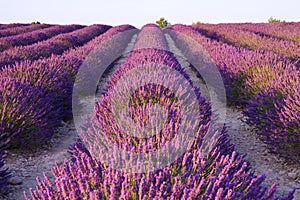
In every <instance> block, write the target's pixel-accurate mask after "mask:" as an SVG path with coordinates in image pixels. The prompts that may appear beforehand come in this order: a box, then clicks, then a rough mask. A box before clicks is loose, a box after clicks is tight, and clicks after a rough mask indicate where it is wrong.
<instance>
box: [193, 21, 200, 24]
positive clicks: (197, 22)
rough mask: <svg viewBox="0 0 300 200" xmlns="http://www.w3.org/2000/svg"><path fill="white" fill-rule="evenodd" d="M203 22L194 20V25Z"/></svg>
mask: <svg viewBox="0 0 300 200" xmlns="http://www.w3.org/2000/svg"><path fill="white" fill-rule="evenodd" d="M196 24H201V22H200V21H196V22H193V23H192V25H196Z"/></svg>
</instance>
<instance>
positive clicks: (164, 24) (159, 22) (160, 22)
mask: <svg viewBox="0 0 300 200" xmlns="http://www.w3.org/2000/svg"><path fill="white" fill-rule="evenodd" d="M156 24H157V25H158V26H159V27H160V28H165V27H167V26H170V25H171V23H170V22H168V21H167V20H166V19H165V18H163V17H161V18H160V19H159V20H157V21H156Z"/></svg>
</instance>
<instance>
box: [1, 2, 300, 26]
mask: <svg viewBox="0 0 300 200" xmlns="http://www.w3.org/2000/svg"><path fill="white" fill-rule="evenodd" d="M271 16H272V17H274V18H277V19H281V20H285V21H298V22H299V21H300V1H299V0H284V1H279V0H248V1H245V0H206V1H203V0H184V1H179V0H173V1H171V0H152V1H150V0H149V1H144V0H123V1H122V0H107V1H104V0H73V1H71V0H51V1H50V0H49V1H43V0H1V1H0V23H13V22H23V23H24V22H25V23H30V22H32V21H40V22H42V23H51V24H87V25H89V24H93V23H97V24H99V23H101V24H109V25H119V24H131V25H134V26H136V27H137V28H140V27H141V26H142V25H144V24H146V23H155V21H156V20H157V19H159V18H160V17H164V18H166V19H167V20H168V21H169V22H171V23H172V24H175V23H184V24H191V23H192V22H195V21H200V22H204V23H223V22H267V20H268V19H269V18H270V17H271Z"/></svg>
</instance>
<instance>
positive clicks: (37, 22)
mask: <svg viewBox="0 0 300 200" xmlns="http://www.w3.org/2000/svg"><path fill="white" fill-rule="evenodd" d="M31 24H41V22H39V21H36V22H31Z"/></svg>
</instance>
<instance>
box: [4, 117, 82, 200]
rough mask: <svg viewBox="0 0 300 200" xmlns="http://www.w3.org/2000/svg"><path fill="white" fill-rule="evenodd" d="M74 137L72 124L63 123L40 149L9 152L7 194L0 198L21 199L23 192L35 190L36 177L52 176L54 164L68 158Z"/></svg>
mask: <svg viewBox="0 0 300 200" xmlns="http://www.w3.org/2000/svg"><path fill="white" fill-rule="evenodd" d="M76 138H77V132H76V130H75V126H74V124H73V123H72V122H71V121H69V122H67V123H63V125H62V126H61V127H60V128H58V129H57V130H56V132H55V134H54V136H53V137H52V139H51V140H49V141H48V142H47V143H46V144H45V145H43V146H42V148H36V149H31V150H29V149H28V150H24V149H17V150H9V151H8V155H7V158H6V166H7V167H9V169H10V170H11V172H12V177H11V179H10V182H11V185H9V186H8V188H7V193H8V194H7V195H5V196H3V197H0V199H7V200H21V199H24V195H23V192H24V191H26V192H29V188H33V189H34V188H35V186H36V184H37V182H36V177H37V176H39V177H40V178H42V177H43V172H46V174H47V175H48V176H49V177H50V178H53V177H52V173H51V169H52V167H53V166H54V165H55V163H56V162H57V163H63V162H64V161H65V160H67V159H68V158H69V153H68V149H69V146H70V145H72V144H73V143H74V142H75V141H76Z"/></svg>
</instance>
